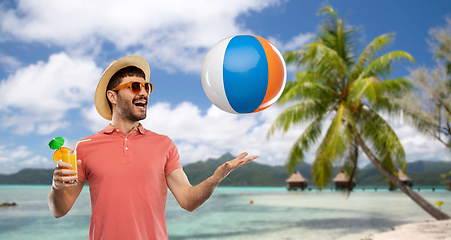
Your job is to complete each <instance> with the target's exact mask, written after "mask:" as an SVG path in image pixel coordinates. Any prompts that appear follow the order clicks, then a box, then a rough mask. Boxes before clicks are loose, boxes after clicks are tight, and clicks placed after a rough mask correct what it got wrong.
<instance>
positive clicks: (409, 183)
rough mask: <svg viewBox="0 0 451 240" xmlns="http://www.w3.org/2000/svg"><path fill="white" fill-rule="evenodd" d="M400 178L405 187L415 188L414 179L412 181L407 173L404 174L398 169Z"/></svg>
mask: <svg viewBox="0 0 451 240" xmlns="http://www.w3.org/2000/svg"><path fill="white" fill-rule="evenodd" d="M398 178H399V180H401V182H402V183H404V185H406V186H409V187H412V186H413V183H412V179H410V178H409V177H408V176H407V175H406V174H405V173H403V172H402V170H401V169H398Z"/></svg>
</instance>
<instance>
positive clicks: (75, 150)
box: [73, 139, 91, 153]
mask: <svg viewBox="0 0 451 240" xmlns="http://www.w3.org/2000/svg"><path fill="white" fill-rule="evenodd" d="M87 141H91V139H85V140H80V141H78V142H77V143H75V147H74V151H73V152H74V153H77V146H78V144H79V143H81V142H87Z"/></svg>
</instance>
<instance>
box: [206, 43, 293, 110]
mask: <svg viewBox="0 0 451 240" xmlns="http://www.w3.org/2000/svg"><path fill="white" fill-rule="evenodd" d="M286 76H287V71H286V66H285V61H284V60H283V57H282V54H280V52H279V50H277V48H276V47H275V46H274V45H273V44H272V43H271V42H269V41H268V40H266V39H264V38H261V37H258V36H253V35H236V36H232V37H228V38H226V39H223V40H221V41H220V42H218V43H217V44H215V45H214V46H213V47H212V48H211V49H210V51H208V53H207V55H206V56H205V59H204V61H203V63H202V72H201V80H202V87H203V89H204V92H205V94H206V95H207V97H208V99H210V101H211V102H212V103H213V104H214V105H215V106H216V107H218V108H219V109H221V110H223V111H226V112H229V113H233V114H246V113H255V112H259V111H262V110H264V109H266V108H268V107H269V106H271V105H272V104H273V103H275V102H276V101H277V99H278V98H279V97H280V95H281V94H282V91H283V89H284V87H285V81H286Z"/></svg>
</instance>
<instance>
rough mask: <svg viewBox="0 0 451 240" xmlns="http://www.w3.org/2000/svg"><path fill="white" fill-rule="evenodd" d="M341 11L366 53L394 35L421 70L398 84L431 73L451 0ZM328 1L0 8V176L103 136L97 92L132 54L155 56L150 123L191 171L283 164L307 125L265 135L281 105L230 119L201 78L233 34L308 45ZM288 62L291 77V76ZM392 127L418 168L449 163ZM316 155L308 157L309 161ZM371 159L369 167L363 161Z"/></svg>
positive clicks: (407, 0)
mask: <svg viewBox="0 0 451 240" xmlns="http://www.w3.org/2000/svg"><path fill="white" fill-rule="evenodd" d="M329 2H330V3H331V5H332V6H333V7H334V8H335V9H337V10H338V13H339V16H344V15H345V14H347V20H348V22H349V23H350V24H351V25H354V26H361V29H362V35H361V37H362V38H361V40H362V47H363V46H365V45H366V44H368V43H369V42H370V41H371V40H372V39H374V38H375V37H377V36H379V35H381V34H384V33H389V32H393V33H395V34H396V39H395V42H394V43H393V44H392V45H391V46H390V47H389V48H387V49H386V50H387V51H391V50H403V51H406V52H408V53H410V54H411V55H412V56H413V57H414V58H415V59H416V61H417V64H410V63H402V64H398V65H396V68H395V71H394V72H393V74H392V77H400V76H406V75H409V69H413V68H415V67H420V66H427V67H434V66H435V63H434V61H433V60H432V54H431V52H430V50H429V47H428V44H427V41H426V40H427V38H428V36H429V35H428V32H429V30H430V29H431V28H433V27H439V26H444V25H445V24H446V21H445V17H446V16H450V15H451V2H449V1H441V0H428V1H426V0H424V1H419V0H401V1H390V0H379V1H357V0H356V1H350V0H348V1H338V0H337V1H335V0H331V1H329ZM324 3H325V2H324V1H282V0H280V1H279V0H249V1H242V0H236V1H233V0H231V1H208V0H197V1H182V0H180V1H137V0H136V1H134V0H127V1H88V0H81V1H58V0H41V1H36V0H23V1H2V2H1V3H0V31H1V35H0V92H1V94H0V173H13V172H17V171H18V170H20V169H22V168H26V167H33V168H36V167H41V168H52V167H53V166H54V163H53V161H52V160H51V156H52V154H53V151H52V150H50V149H49V148H48V146H47V143H48V141H49V140H51V139H52V138H53V137H56V136H62V137H64V138H65V139H66V141H67V144H66V146H68V147H72V146H73V145H74V143H75V142H76V141H78V140H79V139H81V138H84V137H86V136H89V135H91V134H93V133H95V132H96V131H99V130H101V129H103V128H104V127H105V126H106V125H107V124H108V122H107V121H106V120H103V119H102V118H101V117H100V116H99V115H98V114H97V112H96V111H95V109H94V102H93V99H94V90H95V87H96V85H97V81H98V79H99V78H100V76H101V74H102V72H103V70H104V69H105V68H106V67H107V66H108V65H109V63H110V62H111V61H113V60H116V59H118V58H121V57H123V56H126V55H130V54H138V55H141V56H143V57H145V58H146V59H147V61H148V62H149V64H150V66H151V81H152V82H153V83H154V84H155V90H154V93H153V94H152V95H151V96H150V99H149V106H148V115H147V119H146V120H144V121H142V123H143V124H144V126H145V127H146V128H148V129H150V130H153V131H155V132H157V133H160V134H164V135H168V136H169V137H171V138H172V139H173V140H174V142H175V143H176V145H177V147H178V148H179V151H180V154H181V161H182V163H183V164H188V163H190V162H195V161H198V160H205V159H207V158H210V157H219V156H221V155H222V154H224V153H225V152H231V153H232V154H235V155H237V154H239V153H240V152H242V151H247V152H249V153H250V154H252V155H254V154H257V155H259V156H260V158H259V159H258V161H259V162H261V163H264V164H270V165H282V164H283V163H284V160H285V157H286V155H287V152H288V149H289V148H290V147H291V145H292V143H293V142H294V140H295V139H296V138H297V136H299V134H301V133H302V131H303V127H304V126H298V127H296V128H294V129H293V130H292V131H290V132H289V133H286V134H284V135H282V134H277V135H276V136H274V137H273V138H272V139H271V140H269V141H267V140H266V139H265V135H266V132H267V130H268V128H269V126H270V124H271V123H272V121H273V120H274V119H275V117H276V116H277V114H278V113H280V112H281V111H282V110H283V108H284V107H283V106H272V107H270V108H269V109H267V110H265V111H263V112H261V113H256V114H250V115H232V114H228V113H225V112H222V111H220V110H218V109H217V108H215V107H214V106H212V104H211V102H210V101H209V100H208V98H207V97H206V95H205V94H204V92H203V89H202V85H201V81H200V71H201V66H202V60H203V58H204V57H205V54H206V53H207V51H208V50H209V49H210V48H211V47H212V46H213V45H214V44H215V43H217V42H218V41H220V40H222V39H224V38H226V37H229V36H233V35H236V34H255V35H258V36H261V37H263V38H266V39H268V40H269V41H271V42H272V43H273V44H275V45H276V47H277V48H278V49H279V50H280V51H281V52H283V51H287V50H295V49H298V48H300V46H301V45H302V44H305V43H308V42H309V41H311V39H312V37H313V36H314V34H315V32H316V30H317V27H318V25H319V24H320V23H321V21H322V20H323V17H321V16H317V15H316V13H317V11H318V9H319V8H320V7H321V5H322V4H324ZM293 71H294V68H293V67H288V80H291V78H292V76H293ZM393 127H394V129H395V131H396V132H397V134H398V136H399V137H400V139H401V141H402V142H403V144H404V147H405V150H406V152H407V160H408V161H409V162H412V161H416V160H418V159H428V160H443V161H450V155H449V154H447V152H446V150H445V149H444V147H443V146H442V145H440V144H439V143H437V142H436V141H434V140H433V139H429V138H427V137H425V136H423V135H421V134H419V133H417V132H416V131H415V130H414V129H412V128H410V127H409V126H407V125H404V124H402V123H401V122H393ZM312 154H313V153H311V154H310V155H309V156H308V158H307V162H311V161H312ZM365 163H366V160H365V159H363V160H362V164H365Z"/></svg>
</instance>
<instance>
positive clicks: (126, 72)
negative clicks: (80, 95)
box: [105, 66, 146, 111]
mask: <svg viewBox="0 0 451 240" xmlns="http://www.w3.org/2000/svg"><path fill="white" fill-rule="evenodd" d="M125 77H142V78H144V79H146V74H144V72H143V70H141V69H140V68H138V67H135V66H128V67H125V68H122V69H121V70H119V71H117V72H116V73H115V74H114V75H113V76H112V77H111V79H110V82H108V86H107V88H106V90H107V91H108V90H111V89H113V88H115V87H117V86H119V84H120V83H121V82H122V79H123V78H125ZM105 94H106V93H105ZM107 100H108V105H109V106H110V110H111V111H112V110H113V108H112V106H111V102H110V100H109V99H108V97H107Z"/></svg>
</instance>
